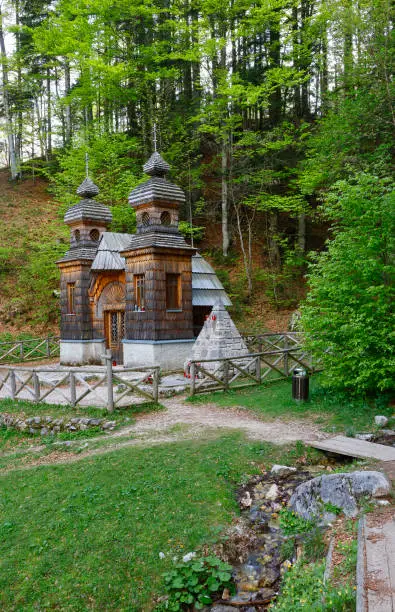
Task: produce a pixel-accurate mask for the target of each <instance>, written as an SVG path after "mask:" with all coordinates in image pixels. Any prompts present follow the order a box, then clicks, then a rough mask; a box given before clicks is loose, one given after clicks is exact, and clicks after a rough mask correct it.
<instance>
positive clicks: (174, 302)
mask: <svg viewBox="0 0 395 612" xmlns="http://www.w3.org/2000/svg"><path fill="white" fill-rule="evenodd" d="M166 309H167V310H181V277H180V275H179V274H166Z"/></svg>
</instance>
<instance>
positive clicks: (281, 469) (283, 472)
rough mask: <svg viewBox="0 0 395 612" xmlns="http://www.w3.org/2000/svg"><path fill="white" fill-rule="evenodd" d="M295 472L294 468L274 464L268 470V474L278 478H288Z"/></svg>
mask: <svg viewBox="0 0 395 612" xmlns="http://www.w3.org/2000/svg"><path fill="white" fill-rule="evenodd" d="M296 471H297V470H296V468H294V467H289V466H288V465H277V464H275V465H273V467H272V469H271V470H270V473H271V474H273V476H279V477H280V478H284V477H286V476H290V475H291V474H294V473H295V472H296Z"/></svg>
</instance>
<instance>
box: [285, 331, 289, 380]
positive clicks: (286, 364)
mask: <svg viewBox="0 0 395 612" xmlns="http://www.w3.org/2000/svg"><path fill="white" fill-rule="evenodd" d="M284 374H285V376H286V377H287V378H288V376H289V359H288V338H287V336H284Z"/></svg>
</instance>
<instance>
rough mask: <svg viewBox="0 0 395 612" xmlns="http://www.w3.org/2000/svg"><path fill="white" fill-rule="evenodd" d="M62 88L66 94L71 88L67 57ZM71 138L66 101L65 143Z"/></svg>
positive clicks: (70, 124) (69, 105)
mask: <svg viewBox="0 0 395 612" xmlns="http://www.w3.org/2000/svg"><path fill="white" fill-rule="evenodd" d="M64 88H65V94H66V96H68V95H69V94H70V89H71V78H70V64H69V61H68V59H67V58H66V59H65V62H64ZM71 138H72V123H71V104H70V102H69V101H68V102H67V104H66V106H65V141H66V145H68V144H70V142H71Z"/></svg>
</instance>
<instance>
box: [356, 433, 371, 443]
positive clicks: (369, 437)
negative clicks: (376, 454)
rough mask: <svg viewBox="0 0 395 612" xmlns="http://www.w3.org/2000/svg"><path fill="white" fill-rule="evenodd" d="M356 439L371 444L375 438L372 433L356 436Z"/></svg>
mask: <svg viewBox="0 0 395 612" xmlns="http://www.w3.org/2000/svg"><path fill="white" fill-rule="evenodd" d="M355 437H356V439H357V440H364V441H365V442H370V440H371V439H372V438H373V434H371V433H366V434H356V436H355Z"/></svg>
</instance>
